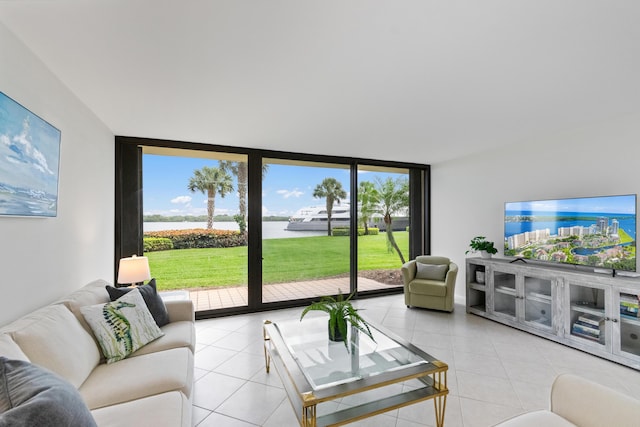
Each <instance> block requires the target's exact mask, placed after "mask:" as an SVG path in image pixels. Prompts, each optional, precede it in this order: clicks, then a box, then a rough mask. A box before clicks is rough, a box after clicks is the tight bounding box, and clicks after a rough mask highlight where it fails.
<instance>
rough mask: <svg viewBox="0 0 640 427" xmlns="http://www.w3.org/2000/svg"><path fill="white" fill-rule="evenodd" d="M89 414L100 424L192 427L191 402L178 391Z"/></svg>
mask: <svg viewBox="0 0 640 427" xmlns="http://www.w3.org/2000/svg"><path fill="white" fill-rule="evenodd" d="M91 414H92V415H93V418H95V420H96V423H97V424H98V426H99V427H101V426H105V427H131V425H132V424H135V425H136V426H141V425H144V426H153V427H165V426H167V427H191V403H190V402H189V400H188V399H187V398H186V396H185V395H184V394H182V393H180V392H179V391H171V392H167V393H161V394H157V395H155V396H149V397H144V398H142V399H138V400H134V401H131V402H124V403H120V404H117V405H112V406H106V407H104V408H99V409H94V410H93V411H91Z"/></svg>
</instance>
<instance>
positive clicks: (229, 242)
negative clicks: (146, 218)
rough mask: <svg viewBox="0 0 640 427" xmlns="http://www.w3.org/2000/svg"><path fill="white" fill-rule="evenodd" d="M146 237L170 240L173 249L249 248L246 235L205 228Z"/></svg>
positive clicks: (150, 234) (157, 233) (166, 231)
mask: <svg viewBox="0 0 640 427" xmlns="http://www.w3.org/2000/svg"><path fill="white" fill-rule="evenodd" d="M144 237H145V238H159V239H169V240H170V241H171V243H172V244H173V249H192V248H232V247H236V246H247V235H246V234H243V233H240V232H239V231H230V230H208V229H204V228H192V229H188V230H164V231H152V232H148V233H144Z"/></svg>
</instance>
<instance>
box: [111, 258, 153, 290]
mask: <svg viewBox="0 0 640 427" xmlns="http://www.w3.org/2000/svg"><path fill="white" fill-rule="evenodd" d="M149 279H151V271H149V259H148V258H147V257H146V256H136V255H133V256H132V257H131V258H122V259H120V267H119V268H118V283H139V282H143V281H145V280H149Z"/></svg>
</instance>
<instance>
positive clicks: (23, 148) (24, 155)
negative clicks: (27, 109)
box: [3, 120, 55, 175]
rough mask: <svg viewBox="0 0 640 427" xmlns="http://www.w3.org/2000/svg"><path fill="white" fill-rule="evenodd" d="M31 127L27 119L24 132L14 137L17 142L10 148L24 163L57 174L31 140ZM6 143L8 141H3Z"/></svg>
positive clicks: (43, 171)
mask: <svg viewBox="0 0 640 427" xmlns="http://www.w3.org/2000/svg"><path fill="white" fill-rule="evenodd" d="M29 132H30V127H29V122H28V121H26V120H25V123H24V124H23V126H22V132H21V133H20V134H19V135H16V136H14V137H13V142H14V143H15V144H13V145H10V148H11V149H12V150H13V151H14V152H15V153H16V155H17V156H19V159H20V160H21V161H23V162H24V163H27V164H29V165H31V167H33V168H35V169H37V170H38V171H40V172H42V173H44V174H47V175H55V173H54V172H53V171H52V170H51V169H49V164H48V163H47V159H46V158H45V156H44V154H42V152H40V150H38V149H37V148H36V147H34V145H33V144H32V143H31V141H30V136H29ZM3 143H5V144H6V141H3Z"/></svg>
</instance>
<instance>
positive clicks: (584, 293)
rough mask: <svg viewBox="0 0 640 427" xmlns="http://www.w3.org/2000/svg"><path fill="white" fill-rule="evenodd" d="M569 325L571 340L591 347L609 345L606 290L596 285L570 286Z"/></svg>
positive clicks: (572, 284)
mask: <svg viewBox="0 0 640 427" xmlns="http://www.w3.org/2000/svg"><path fill="white" fill-rule="evenodd" d="M568 292H569V302H570V305H569V307H570V309H569V319H567V320H568V321H569V325H568V330H567V331H568V333H569V334H570V336H571V338H572V339H574V340H576V341H578V342H580V343H582V344H587V343H589V344H591V345H596V346H597V345H600V346H603V347H604V346H605V345H607V337H606V334H607V322H606V319H607V317H606V313H605V309H604V308H605V298H606V297H607V295H606V293H605V289H603V288H599V287H597V286H595V285H577V284H574V283H571V284H569V287H568Z"/></svg>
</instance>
